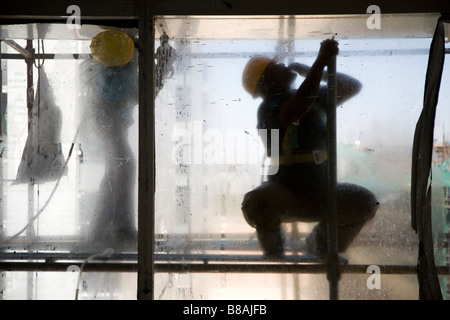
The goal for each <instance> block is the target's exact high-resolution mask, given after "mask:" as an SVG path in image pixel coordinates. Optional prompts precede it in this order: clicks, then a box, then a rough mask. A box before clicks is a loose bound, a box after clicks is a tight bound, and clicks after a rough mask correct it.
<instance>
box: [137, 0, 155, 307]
mask: <svg viewBox="0 0 450 320" xmlns="http://www.w3.org/2000/svg"><path fill="white" fill-rule="evenodd" d="M152 6H153V1H146V0H139V3H138V8H139V165H138V167H139V169H138V170H139V171H138V279H137V282H138V283H137V298H138V299H139V300H152V299H153V297H154V273H155V266H154V247H155V246H154V225H155V210H154V207H155V206H154V202H155V145H154V144H155V132H154V128H155V126H154V124H155V109H154V96H155V93H154V92H155V91H154V83H153V71H154V70H153V69H154V64H153V53H154V38H155V37H154V21H153V19H154V17H153V13H154V11H153V10H152Z"/></svg>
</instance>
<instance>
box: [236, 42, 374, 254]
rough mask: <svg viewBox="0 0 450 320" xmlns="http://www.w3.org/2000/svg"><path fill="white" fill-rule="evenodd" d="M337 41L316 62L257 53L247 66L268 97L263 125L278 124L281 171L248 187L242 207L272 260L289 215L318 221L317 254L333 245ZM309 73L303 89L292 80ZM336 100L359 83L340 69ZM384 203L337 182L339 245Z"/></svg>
mask: <svg viewBox="0 0 450 320" xmlns="http://www.w3.org/2000/svg"><path fill="white" fill-rule="evenodd" d="M338 51H339V49H338V43H337V41H335V40H334V39H327V40H325V41H323V42H322V43H321V47H320V50H319V54H318V56H317V58H316V60H315V62H314V63H313V65H312V66H311V67H309V66H306V65H303V64H300V63H293V64H290V65H289V66H288V67H286V66H285V65H284V64H281V63H278V61H277V59H276V58H275V59H270V58H268V57H263V56H255V57H253V58H251V59H250V60H249V61H248V63H247V65H246V67H245V69H244V72H243V78H242V80H243V86H244V88H245V89H246V91H247V92H249V93H250V94H251V95H252V96H253V97H254V98H257V97H261V98H262V99H263V101H262V103H261V105H260V106H259V109H258V113H257V128H258V129H267V131H266V132H267V134H268V135H270V132H271V129H278V130H279V135H278V136H279V146H280V148H279V149H280V150H279V154H272V153H275V152H272V151H274V150H270V146H271V142H270V136H269V137H268V138H267V139H263V141H265V142H266V146H265V147H266V152H267V155H268V156H269V157H270V158H271V162H272V163H274V164H275V163H276V165H277V166H278V170H277V172H276V173H274V174H272V175H269V176H268V178H267V181H266V182H264V183H263V184H262V185H260V186H259V187H257V188H255V189H254V190H252V191H250V192H248V193H247V194H245V196H244V200H243V202H242V211H243V214H244V217H245V219H246V221H247V222H248V224H249V225H250V226H252V227H254V228H256V232H257V236H258V241H259V244H260V247H261V249H262V250H263V254H264V257H265V258H266V259H282V258H283V256H284V236H283V232H282V228H281V223H283V222H295V221H300V222H318V224H317V226H315V227H314V229H313V231H312V232H311V234H310V235H309V236H308V237H307V239H306V243H307V251H308V252H309V253H313V254H316V255H318V256H321V257H322V256H324V255H325V254H326V252H327V151H326V150H327V148H326V138H327V132H326V106H327V96H326V93H327V87H326V85H321V84H320V83H321V81H326V79H327V75H326V72H324V68H325V66H327V65H328V63H329V62H330V61H331V59H332V58H333V57H334V56H335V55H337V54H338ZM296 73H297V74H299V75H301V76H303V77H305V79H304V81H303V82H302V84H301V85H300V86H299V88H298V89H297V90H292V89H291V86H292V84H293V82H294V80H295V78H296V76H297V74H296ZM336 80H337V104H338V105H341V104H342V103H343V102H344V101H346V100H348V99H350V98H352V97H353V96H355V95H356V94H358V92H359V91H360V89H361V83H360V82H359V81H358V80H356V79H354V78H352V77H350V76H348V75H345V74H341V73H337V74H336ZM377 209H378V202H377V199H376V197H375V196H374V195H373V194H372V192H370V191H369V190H367V189H366V188H363V187H361V186H358V185H355V184H349V183H338V184H337V216H338V217H337V218H338V231H337V232H338V249H339V251H340V252H344V251H345V250H346V249H347V248H348V247H349V246H350V244H351V242H352V241H353V239H354V238H355V237H356V236H357V235H358V233H359V232H360V230H361V229H362V227H363V226H364V225H365V224H366V222H367V221H369V220H370V219H372V218H373V217H374V215H375V213H376V211H377Z"/></svg>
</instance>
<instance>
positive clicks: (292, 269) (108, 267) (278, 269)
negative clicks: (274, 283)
mask: <svg viewBox="0 0 450 320" xmlns="http://www.w3.org/2000/svg"><path fill="white" fill-rule="evenodd" d="M73 265H76V263H73V262H72V263H71V262H64V263H44V262H0V271H2V272H39V271H41V272H64V271H67V270H68V268H69V267H71V266H73ZM369 266H370V265H365V264H356V265H351V264H349V265H340V266H339V271H340V273H341V274H365V273H367V270H368V268H369ZM377 266H378V267H379V268H380V274H382V275H416V274H417V266H415V265H377ZM326 271H327V265H326V264H323V263H306V264H280V263H264V264H263V263H257V264H256V263H255V264H251V263H245V264H239V263H224V264H218V263H210V264H203V263H198V264H195V263H155V272H157V273H299V274H322V273H323V274H325V273H326ZM83 272H137V263H134V262H133V263H131V262H128V263H118V262H115V263H107V262H91V263H89V264H87V265H86V266H85V268H84V269H83ZM437 272H438V274H439V275H443V276H449V275H450V268H449V267H448V266H440V267H437Z"/></svg>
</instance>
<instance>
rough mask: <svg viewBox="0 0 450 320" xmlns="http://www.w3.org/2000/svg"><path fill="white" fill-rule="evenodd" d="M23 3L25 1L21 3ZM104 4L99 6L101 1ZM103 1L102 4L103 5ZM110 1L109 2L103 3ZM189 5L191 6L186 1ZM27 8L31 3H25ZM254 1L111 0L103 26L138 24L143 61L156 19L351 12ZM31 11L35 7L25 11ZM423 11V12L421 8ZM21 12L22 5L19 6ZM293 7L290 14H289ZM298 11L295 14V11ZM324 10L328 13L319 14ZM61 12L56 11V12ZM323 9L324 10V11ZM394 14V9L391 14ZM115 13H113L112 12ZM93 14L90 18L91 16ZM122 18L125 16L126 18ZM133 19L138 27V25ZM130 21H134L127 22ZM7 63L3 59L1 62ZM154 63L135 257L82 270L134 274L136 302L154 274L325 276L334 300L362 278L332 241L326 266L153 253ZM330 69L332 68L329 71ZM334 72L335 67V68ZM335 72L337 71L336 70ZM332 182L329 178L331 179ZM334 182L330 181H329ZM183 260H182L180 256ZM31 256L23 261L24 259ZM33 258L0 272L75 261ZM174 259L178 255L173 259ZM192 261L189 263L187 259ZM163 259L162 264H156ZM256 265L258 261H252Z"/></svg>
mask: <svg viewBox="0 0 450 320" xmlns="http://www.w3.org/2000/svg"><path fill="white" fill-rule="evenodd" d="M25 2H27V1H25ZM81 2H83V4H82V5H83V6H85V8H88V9H87V11H88V12H89V14H88V19H92V20H95V19H96V18H98V17H101V16H104V15H105V14H104V12H103V13H99V12H98V8H96V7H95V5H93V4H92V3H94V2H90V1H85V2H84V1H81ZM100 2H102V1H100ZM103 2H105V1H103ZM106 2H108V1H106ZM187 2H189V1H187ZM29 3H30V4H31V1H29ZM252 3H253V1H248V2H247V3H245V2H235V1H227V2H226V1H222V2H221V3H220V4H218V2H216V1H209V2H208V1H207V2H205V4H204V6H203V7H202V6H192V5H189V4H187V3H186V1H175V2H171V4H172V5H171V6H165V5H164V4H163V1H145V0H136V1H120V0H114V4H116V5H120V8H121V10H117V11H115V12H111V13H112V14H111V15H110V16H109V17H108V18H106V19H102V20H103V21H105V22H106V23H111V24H112V25H130V24H134V25H137V27H138V29H139V34H140V39H139V46H140V48H139V50H140V54H141V55H142V56H144V57H149V56H152V55H153V52H154V49H155V47H154V31H155V28H154V20H155V17H156V16H159V15H170V14H175V15H177V14H183V15H190V14H192V15H194V14H213V15H227V14H230V10H231V9H232V11H231V13H232V14H236V15H239V14H255V15H262V14H292V13H293V11H295V12H294V14H317V13H321V14H331V13H344V14H347V13H353V12H352V10H354V9H351V7H352V6H351V5H349V4H347V5H342V4H341V3H340V4H337V3H335V4H334V5H332V6H328V7H326V6H323V4H322V3H312V4H309V5H308V6H307V7H306V8H305V7H303V10H302V11H300V10H299V9H298V7H299V6H298V5H297V6H292V3H290V1H281V2H280V1H278V2H277V3H276V4H274V3H273V1H262V3H261V1H258V5H256V6H255V5H252ZM388 3H389V2H388V1H386V2H383V1H382V4H381V6H382V7H383V6H385V7H387V8H389V7H390V6H389V4H388ZM7 6H8V7H7V8H6V10H5V13H4V14H3V15H2V16H0V20H2V21H1V22H2V23H4V22H5V19H6V21H8V22H11V21H25V22H27V21H28V22H33V21H53V20H55V21H58V22H61V21H64V20H65V19H67V16H64V17H63V19H62V20H61V12H62V11H61V10H59V9H60V8H58V7H57V6H53V7H51V9H50V10H51V12H50V13H48V11H46V13H45V14H44V13H43V12H42V10H43V8H44V7H47V8H46V10H48V6H45V5H42V6H38V7H37V8H36V9H35V10H36V12H34V13H30V10H31V9H28V14H27V15H21V14H18V13H19V12H20V11H17V7H15V6H17V4H15V3H10V4H8V5H7ZM28 7H29V8H32V7H34V6H31V5H30V6H28ZM425 7H426V8H425ZM21 8H23V4H22V5H21ZM107 8H114V6H113V5H112V4H111V2H108V6H102V8H101V9H102V11H104V10H106V9H107ZM293 8H294V9H293ZM295 8H297V9H295ZM323 8H327V9H323ZM58 10H59V11H58ZM324 10H325V11H324ZM395 10H398V8H397V7H395V6H394V9H392V11H393V12H395ZM430 10H431V12H445V11H450V8H449V4H445V5H442V4H441V3H439V1H435V2H432V3H430V2H428V3H427V4H426V5H425V4H423V5H420V4H414V6H410V7H409V8H405V10H403V11H402V13H404V12H430ZM112 11H114V10H112ZM91 12H92V13H91ZM123 15H125V16H126V18H125V19H124V17H123ZM136 20H137V23H136ZM131 21H133V22H131ZM4 58H5V57H4ZM153 68H154V66H153V63H152V62H151V61H150V59H139V86H140V90H139V128H140V129H141V128H146V130H139V178H138V180H139V181H138V183H139V189H138V229H139V238H138V251H137V255H133V256H127V257H117V258H118V259H119V261H120V262H118V263H115V262H110V263H104V262H102V263H97V262H91V263H89V264H88V265H87V266H86V268H85V271H103V272H137V274H138V292H137V297H138V299H144V300H145V299H154V274H155V272H176V273H183V272H190V273H202V272H240V273H245V272H247V273H249V272H250V273H253V272H258V273H328V274H329V279H330V278H331V279H332V281H330V298H331V299H337V298H338V296H337V280H338V278H339V275H340V274H343V273H366V270H367V267H368V265H346V264H342V263H339V260H338V259H337V258H336V253H335V248H333V247H334V246H335V242H332V243H331V244H330V256H329V261H328V262H329V263H323V262H315V263H310V262H306V263H302V264H295V263H294V264H286V263H259V262H258V261H256V263H253V264H246V263H245V262H248V261H249V260H250V261H253V262H254V257H247V260H246V259H241V260H240V261H239V262H244V263H228V264H220V263H217V262H221V260H220V259H219V260H218V259H217V258H215V257H210V258H211V259H208V258H207V257H206V259H205V258H203V259H199V258H198V257H189V256H184V258H185V259H186V258H187V260H190V263H186V262H183V263H174V262H173V261H171V262H170V263H164V262H163V261H165V260H164V257H161V256H159V255H157V254H155V251H154V248H155V238H154V191H155V190H154V188H155V175H154V173H155V153H154V152H155V151H154V142H155V140H154V139H155V135H154V123H155V114H154V98H155V92H154V91H153V90H143V89H144V88H154V85H153V77H152V76H150V75H152V74H153V71H154V70H153ZM332 68H333V66H331V69H332ZM334 68H335V65H334ZM334 70H335V69H334ZM332 179H333V178H332ZM331 183H334V181H331ZM330 216H331V217H333V209H330ZM330 232H331V239H333V238H335V236H336V235H335V234H334V235H333V232H335V229H334V227H333V226H330ZM179 257H181V256H179ZM28 258H29V257H27V258H26V259H27V260H28ZM34 258H36V259H39V258H42V262H29V261H27V262H18V261H9V262H8V261H6V262H5V261H2V262H0V270H3V271H66V270H67V267H68V266H69V265H73V262H64V261H63V262H58V259H52V258H51V257H48V256H47V257H45V256H44V257H34ZM70 258H71V259H74V258H75V260H78V259H82V258H84V257H70ZM176 258H178V256H177V257H176ZM189 258H192V259H189ZM160 259H162V260H160ZM256 260H258V259H256ZM379 267H380V269H381V272H382V273H383V274H417V266H405V265H384V266H383V265H380V266H379ZM437 272H438V274H440V275H449V269H448V267H437Z"/></svg>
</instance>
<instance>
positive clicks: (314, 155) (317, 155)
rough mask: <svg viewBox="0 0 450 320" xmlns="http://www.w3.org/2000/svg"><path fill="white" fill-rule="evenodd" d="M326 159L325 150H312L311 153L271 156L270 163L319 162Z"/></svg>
mask: <svg viewBox="0 0 450 320" xmlns="http://www.w3.org/2000/svg"><path fill="white" fill-rule="evenodd" d="M326 160H328V153H327V152H326V151H325V150H314V151H313V152H311V153H299V154H287V155H283V156H280V157H277V158H275V157H273V158H272V159H271V163H272V165H275V164H278V165H286V164H294V163H307V162H311V163H314V164H321V163H323V162H325V161H326Z"/></svg>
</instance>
